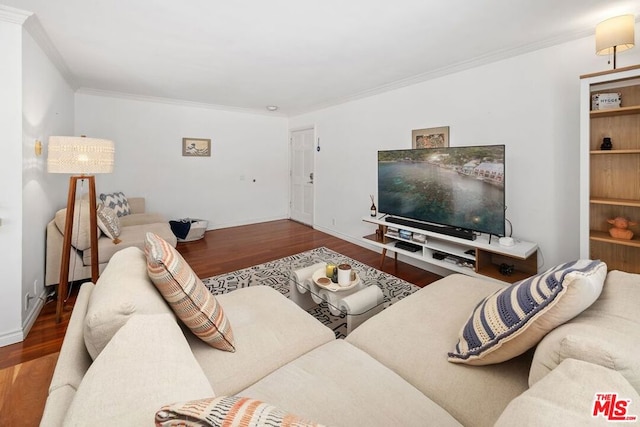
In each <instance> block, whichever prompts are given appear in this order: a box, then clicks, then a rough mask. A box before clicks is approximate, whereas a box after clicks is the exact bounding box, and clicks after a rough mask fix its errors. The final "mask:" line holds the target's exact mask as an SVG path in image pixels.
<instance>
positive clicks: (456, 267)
mask: <svg viewBox="0 0 640 427" xmlns="http://www.w3.org/2000/svg"><path fill="white" fill-rule="evenodd" d="M362 220H363V221H365V222H368V223H371V224H375V225H377V227H378V228H377V231H376V233H374V234H370V235H367V236H364V237H363V239H365V240H366V241H367V243H370V244H373V245H374V246H377V247H379V248H382V259H381V261H380V265H381V267H382V265H383V264H384V261H385V259H386V255H387V251H392V252H395V259H396V261H397V259H398V253H400V254H403V255H405V256H407V257H410V258H414V259H417V260H420V261H424V262H426V263H429V264H432V265H436V266H438V267H442V268H445V269H447V270H450V271H452V272H456V273H462V274H466V275H469V276H477V277H485V278H487V277H488V278H492V279H495V280H498V281H501V282H505V283H514V282H517V281H519V280H522V279H525V278H527V277H529V276H532V275H534V274H537V273H538V245H537V244H535V243H532V242H525V241H522V240H517V239H514V245H513V246H503V245H501V244H500V243H498V238H497V237H492V238H491V241H489V236H488V235H487V234H480V235H477V236H476V239H475V240H466V239H462V238H459V237H454V236H448V235H446V234H440V233H436V232H432V231H427V230H423V229H420V228H415V227H412V226H409V225H401V224H396V223H392V222H388V221H385V220H384V219H377V218H373V217H363V218H362ZM394 229H395V230H397V232H394V231H393V230H394ZM420 235H422V236H424V237H425V241H424V242H422V241H420V240H421V239H420V238H419V236H420ZM415 237H418V239H416V238H415ZM398 242H404V243H410V244H411V245H415V248H414V249H417V250H416V251H415V252H414V251H412V250H408V249H403V248H401V247H398V246H396V244H397V243H398ZM400 244H402V243H400Z"/></svg>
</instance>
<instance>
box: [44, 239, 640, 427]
mask: <svg viewBox="0 0 640 427" xmlns="http://www.w3.org/2000/svg"><path fill="white" fill-rule="evenodd" d="M148 256H149V250H148V249H147V256H145V253H143V252H142V251H141V250H140V249H138V248H127V249H124V250H122V251H120V252H118V253H116V254H115V255H114V256H113V257H112V258H111V261H110V262H109V265H108V266H107V268H106V269H105V270H104V273H103V274H102V276H101V277H100V279H99V280H98V283H96V284H95V285H94V284H92V283H85V284H84V285H83V286H82V288H81V289H80V294H79V295H78V299H77V302H76V304H75V307H74V310H73V313H72V316H71V320H70V323H69V327H68V330H67V333H66V336H65V339H64V343H63V346H62V350H61V352H60V357H59V359H58V363H57V366H56V369H55V373H54V376H53V380H52V382H51V386H50V388H49V397H48V400H47V404H46V408H45V413H44V416H43V419H42V424H41V425H42V426H59V425H92V426H97V425H132V426H134V425H135V426H140V425H153V424H154V422H155V423H156V425H207V424H206V423H204V424H195V421H194V420H195V419H196V418H199V417H202V419H204V420H208V422H210V423H214V421H216V420H217V421H220V420H221V419H223V418H224V417H227V418H229V417H237V418H238V419H237V420H236V421H238V422H239V418H240V417H247V418H246V420H249V421H251V422H254V423H255V424H250V423H249V424H246V425H277V422H276V419H277V420H280V422H281V423H282V425H306V424H304V422H306V421H308V422H309V423H312V422H316V423H321V424H324V425H334V426H425V425H433V426H448V425H451V426H455V425H465V426H488V425H494V424H497V425H502V426H513V425H519V426H522V425H530V426H540V425H556V426H557V425H606V424H607V423H608V422H609V421H610V419H611V417H614V418H615V417H616V416H622V415H624V416H625V417H628V418H629V420H628V421H632V420H633V417H634V416H640V396H639V395H638V391H639V390H640V362H639V361H638V360H639V358H638V353H639V352H640V310H638V303H639V302H640V275H635V274H629V273H623V272H619V271H612V272H609V273H607V272H606V266H604V268H603V266H602V265H598V264H593V263H592V264H589V265H588V266H587V267H585V264H583V265H580V266H578V267H577V271H571V272H570V273H567V271H569V270H566V269H565V271H564V272H562V273H557V274H556V273H554V274H556V275H555V276H549V275H547V276H545V277H543V281H541V282H540V283H539V284H538V285H537V286H540V284H541V283H543V282H545V281H546V282H545V283H551V282H553V281H554V280H556V282H558V283H556V284H559V285H562V284H564V285H565V286H561V288H562V289H561V290H560V291H559V292H558V295H556V297H555V298H554V299H552V300H551V301H550V302H549V300H547V303H543V304H540V305H541V306H543V307H542V308H541V309H540V310H538V311H536V312H535V313H534V314H533V316H532V318H531V319H525V320H526V322H525V323H527V325H525V326H526V328H525V327H522V325H519V326H518V327H517V328H516V329H515V332H513V329H512V327H511V326H509V325H507V326H508V329H510V330H511V332H513V333H505V332H504V331H503V332H499V331H498V329H499V328H500V325H496V324H493V325H492V326H490V327H488V329H489V330H491V328H494V329H493V330H494V332H495V335H496V336H494V337H485V338H486V340H487V342H485V343H484V344H483V345H482V346H480V347H478V346H477V345H475V346H474V345H471V344H470V343H472V341H473V339H474V336H475V338H478V337H477V335H482V334H480V333H477V330H475V331H474V328H475V327H477V326H478V325H477V324H474V316H475V321H480V323H482V322H483V321H482V320H481V319H484V320H487V319H491V314H490V313H484V314H483V313H480V314H479V310H480V311H481V310H483V309H487V307H485V306H488V305H490V304H491V303H492V298H497V299H498V300H499V298H500V296H501V295H504V292H505V291H504V290H505V289H506V287H504V286H503V285H500V284H498V283H495V282H491V281H485V280H481V279H477V278H471V277H467V276H463V275H459V274H454V275H451V276H448V277H445V278H443V279H441V280H439V281H437V282H435V283H433V284H431V285H429V286H427V287H425V288H423V289H421V290H419V291H418V292H416V293H414V294H412V295H411V296H409V297H406V298H404V299H402V300H401V301H399V302H397V303H395V304H394V305H392V306H391V307H389V308H387V309H386V310H384V311H383V312H382V313H380V314H377V315H376V316H374V317H372V318H371V319H369V320H367V321H366V322H364V323H363V324H362V325H361V326H359V327H358V328H357V329H356V330H355V331H354V332H352V333H351V334H350V335H349V336H348V337H347V338H346V339H344V340H337V339H335V337H334V335H333V333H332V331H331V330H329V329H328V328H326V327H325V326H323V325H322V324H321V323H319V322H318V321H317V320H316V319H315V318H313V317H312V316H310V315H309V314H308V313H306V312H305V311H303V310H302V309H300V308H299V307H298V306H296V305H295V304H294V303H293V302H291V301H290V300H288V299H287V298H285V297H283V296H282V295H280V294H279V293H278V292H277V291H274V290H273V289H271V288H269V287H265V286H256V287H249V288H243V289H239V290H235V291H233V292H230V293H228V294H224V295H219V296H217V297H216V302H217V303H218V304H219V307H218V309H219V308H222V309H223V311H224V316H225V318H226V321H228V325H227V326H230V328H231V329H232V330H233V334H232V336H231V335H228V338H229V339H228V341H229V342H227V341H225V343H227V344H228V343H232V348H227V350H231V351H224V350H220V349H218V348H214V347H212V346H211V345H209V344H207V343H206V342H205V340H204V339H203V338H200V337H198V336H196V334H195V333H194V331H192V330H191V329H190V328H188V327H186V326H185V324H186V323H189V320H187V322H186V323H185V322H183V321H181V320H179V319H178V317H180V316H182V315H184V313H179V311H177V310H175V309H174V310H172V308H170V305H169V304H168V303H167V302H166V301H168V299H165V298H163V296H162V295H161V293H160V292H158V289H161V288H158V289H157V288H156V286H154V282H152V280H151V279H150V274H151V270H149V267H148V263H149V259H148ZM171 256H172V257H173V256H175V254H171ZM172 262H173V261H172ZM558 271H561V270H558ZM605 275H606V278H605ZM176 276H178V275H176ZM154 280H155V279H154ZM598 282H599V283H598ZM580 286H584V287H585V288H586V289H587V290H586V294H588V295H587V296H585V295H584V294H585V292H583V290H579V289H578V291H576V290H575V289H574V288H576V289H577V288H579V287H580ZM161 291H162V289H161ZM576 292H577V295H578V296H576ZM522 295H523V294H518V295H516V296H515V297H516V298H521V297H522ZM481 301H484V303H483V304H479V302H481ZM594 301H595V302H594ZM174 302H175V301H174ZM503 303H504V301H503ZM498 306H500V304H498ZM585 306H586V307H585ZM502 308H503V309H504V306H503V307H502ZM585 308H586V309H585ZM569 311H573V312H575V311H578V312H580V313H579V314H577V316H575V317H573V318H571V319H567V317H571V314H567V313H568V312H569ZM471 313H474V315H471V316H470V314H471ZM220 314H221V312H218V311H216V314H215V315H213V316H212V317H219V316H220ZM177 316H178V317H177ZM478 316H479V317H478ZM542 318H544V319H545V321H546V320H548V321H549V322H547V323H545V322H542V323H540V321H541V319H542ZM479 319H480V320H479ZM491 322H494V323H495V319H494V320H491ZM464 325H466V327H465V328H463V326H464ZM485 326H486V325H485ZM502 326H504V325H502ZM225 328H226V326H221V327H220V330H219V331H221V330H223V329H225ZM495 328H498V329H495ZM488 329H487V328H485V331H486V330H488ZM548 329H549V330H548ZM465 331H466V332H467V334H465V333H464V332H465ZM195 332H198V331H197V330H196V331H195ZM199 333H200V335H203V334H202V331H199ZM498 335H500V336H501V337H498ZM505 337H507V338H508V339H506V340H504V341H502V340H501V341H499V342H498V344H497V345H496V340H498V339H501V338H505ZM523 339H524V341H523ZM225 340H227V338H225ZM514 341H515V344H514ZM456 342H457V344H456ZM523 342H524V343H523ZM532 343H533V344H532ZM491 344H493V347H492V346H491ZM216 345H217V344H216ZM529 347H531V348H529ZM502 358H505V360H504V361H497V360H498V359H502ZM214 396H215V399H213V397H214ZM612 396H615V397H614V398H613V400H614V403H611V401H612ZM616 399H617V400H616ZM616 402H617V404H618V406H620V407H621V406H625V408H624V414H622V412H623V411H622V410H618V411H617V412H616V411H614V409H615V408H614V407H616ZM620 402H623V403H624V405H620ZM594 408H595V413H594ZM618 409H620V408H618ZM594 414H595V415H594ZM621 414H622V415H621ZM296 417H299V418H296ZM266 419H269V420H270V421H269V424H262V423H264V422H265V420H266ZM189 420H191V421H189ZM305 420H306V421H305ZM296 422H298V424H296ZM190 423H193V424H190ZM214 424H215V423H214Z"/></svg>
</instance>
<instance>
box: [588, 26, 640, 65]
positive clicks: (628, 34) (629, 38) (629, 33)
mask: <svg viewBox="0 0 640 427" xmlns="http://www.w3.org/2000/svg"><path fill="white" fill-rule="evenodd" d="M635 25H636V20H635V17H634V16H633V15H621V16H616V17H614V18H609V19H607V20H605V21H602V22H601V23H599V24H598V25H597V26H596V55H611V54H613V69H614V70H615V69H616V55H617V54H618V53H620V52H622V51H624V50H627V49H631V48H632V47H633V46H634V44H635Z"/></svg>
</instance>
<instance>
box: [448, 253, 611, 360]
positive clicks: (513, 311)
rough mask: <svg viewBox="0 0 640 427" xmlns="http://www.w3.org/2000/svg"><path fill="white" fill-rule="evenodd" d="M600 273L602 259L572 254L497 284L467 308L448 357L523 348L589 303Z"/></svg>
mask: <svg viewBox="0 0 640 427" xmlns="http://www.w3.org/2000/svg"><path fill="white" fill-rule="evenodd" d="M606 275H607V265H606V264H605V263H603V262H601V261H592V260H578V261H575V262H570V263H567V264H563V265H559V266H557V267H554V268H551V269H549V270H547V271H545V272H544V273H541V274H538V275H536V276H533V277H530V278H528V279H525V280H522V281H520V282H517V283H514V284H513V285H510V286H508V287H506V288H504V289H500V290H499V291H497V292H495V293H493V294H492V295H489V296H487V297H486V298H485V299H484V300H482V301H481V302H480V303H479V304H478V305H477V306H476V308H475V309H474V310H473V312H472V313H471V316H470V317H469V319H468V320H467V322H466V323H465V325H464V326H463V327H462V330H461V331H460V337H459V340H458V344H457V345H456V348H455V351H453V352H451V353H449V359H448V360H449V361H450V362H455V363H466V364H469V365H489V364H492V363H499V362H504V361H505V360H509V359H511V358H513V357H516V356H518V355H520V354H522V353H524V352H525V351H527V350H528V349H530V348H531V347H533V346H535V345H536V344H537V343H538V342H539V341H540V340H541V339H542V337H544V336H545V335H546V334H547V333H548V332H549V331H551V330H552V329H553V328H555V327H557V326H560V325H561V324H563V323H564V322H566V321H568V320H570V319H572V318H574V317H575V316H577V315H578V314H580V313H581V312H582V311H584V310H585V309H586V308H588V307H589V306H590V305H591V304H593V303H594V302H595V301H596V299H597V298H598V296H599V295H600V292H601V291H602V286H603V284H604V279H605V277H606Z"/></svg>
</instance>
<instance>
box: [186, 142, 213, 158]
mask: <svg viewBox="0 0 640 427" xmlns="http://www.w3.org/2000/svg"><path fill="white" fill-rule="evenodd" d="M182 155H183V156H186V157H211V140H210V139H202V138H182Z"/></svg>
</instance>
